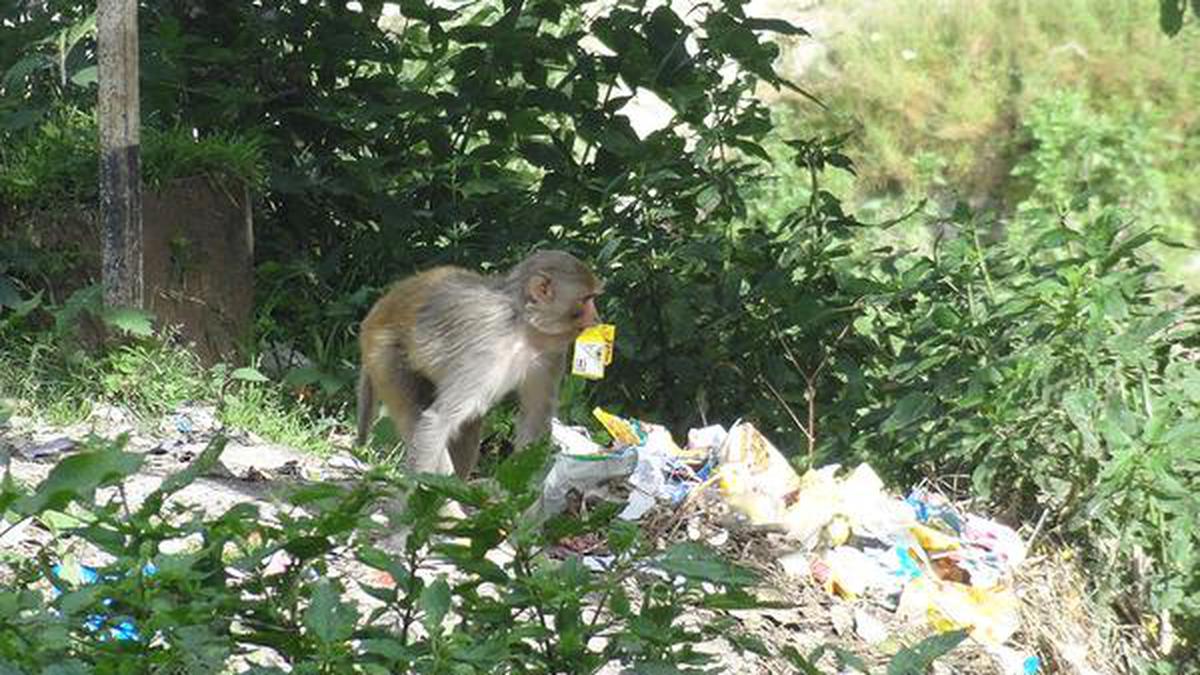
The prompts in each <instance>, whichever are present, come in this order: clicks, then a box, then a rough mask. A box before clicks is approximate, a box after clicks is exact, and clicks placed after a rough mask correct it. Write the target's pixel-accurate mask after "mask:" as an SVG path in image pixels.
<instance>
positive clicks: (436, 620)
mask: <svg viewBox="0 0 1200 675" xmlns="http://www.w3.org/2000/svg"><path fill="white" fill-rule="evenodd" d="M421 609H423V610H425V616H424V617H423V622H424V624H425V630H427V631H429V634H430V635H441V633H442V621H443V620H444V619H445V618H446V614H447V613H448V612H449V611H450V586H449V585H447V584H446V580H445V579H440V578H439V579H438V580H437V581H434V582H433V583H431V584H429V585H428V586H426V587H425V590H424V591H423V592H422V593H421Z"/></svg>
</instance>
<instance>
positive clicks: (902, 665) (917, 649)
mask: <svg viewBox="0 0 1200 675" xmlns="http://www.w3.org/2000/svg"><path fill="white" fill-rule="evenodd" d="M965 639H967V631H965V630H956V631H951V632H949V633H940V634H938V635H934V636H931V637H928V638H925V639H924V640H921V641H920V642H919V643H917V644H916V645H914V646H912V647H905V648H904V649H901V650H900V651H899V652H897V653H896V655H895V656H894V657H892V660H891V662H890V663H888V669H887V675H925V673H926V672H928V671H929V667H930V666H932V665H933V662H934V661H935V660H937V659H938V658H939V657H941V656H944V655H945V654H948V653H950V651H951V650H953V649H954V648H955V647H957V646H958V644H959V643H960V642H962V641H963V640H965Z"/></svg>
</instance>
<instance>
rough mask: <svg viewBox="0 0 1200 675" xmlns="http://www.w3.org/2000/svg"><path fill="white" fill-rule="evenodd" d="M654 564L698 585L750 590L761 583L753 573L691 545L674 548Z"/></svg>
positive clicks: (684, 544) (715, 554) (701, 547)
mask: <svg viewBox="0 0 1200 675" xmlns="http://www.w3.org/2000/svg"><path fill="white" fill-rule="evenodd" d="M652 564H653V565H654V566H655V567H657V568H659V569H661V570H662V571H664V572H667V573H668V574H674V575H678V576H682V577H686V578H689V579H693V580H697V581H709V582H713V583H718V584H730V585H733V586H748V585H750V584H753V583H755V582H756V581H757V580H758V575H757V574H755V573H754V572H753V571H752V570H750V569H748V568H745V567H742V566H740V565H735V564H733V563H730V562H728V561H726V560H725V559H723V558H721V557H720V556H719V555H718V554H717V553H716V552H715V551H713V550H712V549H710V548H708V547H705V546H701V545H699V544H695V543H692V542H685V543H682V544H675V545H674V546H671V547H670V548H668V549H667V550H666V551H664V552H663V554H662V555H661V556H659V557H658V558H657V559H656V560H654V562H653V563H652Z"/></svg>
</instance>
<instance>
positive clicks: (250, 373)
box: [229, 368, 270, 384]
mask: <svg viewBox="0 0 1200 675" xmlns="http://www.w3.org/2000/svg"><path fill="white" fill-rule="evenodd" d="M229 377H231V378H233V379H235V380H238V381H241V382H255V383H259V384H261V383H263V382H270V380H269V379H267V376H266V375H263V374H262V373H260V372H258V370H257V369H256V368H238V369H237V370H235V371H233V372H232V373H230V374H229Z"/></svg>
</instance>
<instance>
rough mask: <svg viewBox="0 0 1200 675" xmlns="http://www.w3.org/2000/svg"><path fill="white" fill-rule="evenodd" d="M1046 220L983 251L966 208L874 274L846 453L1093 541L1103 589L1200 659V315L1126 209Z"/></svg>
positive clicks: (862, 320)
mask: <svg viewBox="0 0 1200 675" xmlns="http://www.w3.org/2000/svg"><path fill="white" fill-rule="evenodd" d="M1034 215H1035V214H1033V213H1028V214H1026V217H1029V218H1030V219H1031V220H1032V222H1031V223H1026V224H1022V226H1023V227H1029V228H1030V233H1031V235H1032V236H1030V237H1029V238H1027V239H1023V240H1017V239H1012V240H1007V241H1004V242H999V243H993V244H992V245H990V246H983V245H982V244H981V234H980V232H979V229H980V224H979V223H978V222H977V221H975V220H973V219H972V217H971V216H970V214H969V213H967V212H965V211H963V212H960V214H959V217H958V218H957V219H956V224H957V225H958V226H959V228H960V229H959V231H958V234H957V236H951V237H949V238H947V239H945V240H942V241H940V242H939V244H938V246H937V247H936V249H935V250H934V252H933V254H932V255H929V256H911V255H910V256H895V257H886V258H882V259H880V260H877V261H875V262H874V264H873V266H872V267H873V268H872V269H871V271H870V274H869V275H868V276H869V278H870V279H871V280H872V281H873V282H874V283H877V284H879V289H880V291H881V292H880V293H878V294H874V295H873V297H872V301H871V302H868V303H867V304H866V305H865V311H864V312H863V313H862V314H861V315H860V316H859V317H858V318H856V320H855V323H854V330H855V331H856V332H857V333H858V334H859V335H860V336H862V337H863V338H865V339H868V340H869V341H870V343H871V348H870V349H869V350H866V351H865V352H864V357H865V358H864V359H863V362H862V363H861V364H860V367H861V368H862V380H863V381H865V382H866V387H865V388H864V389H863V396H862V399H861V406H860V407H859V408H858V409H857V410H856V411H855V419H854V420H853V421H852V422H851V423H850V424H851V425H852V427H853V428H854V429H855V431H856V433H855V434H854V435H853V437H852V438H851V439H850V442H849V443H848V449H852V450H854V451H856V452H857V453H858V454H859V455H860V456H863V457H870V458H872V459H873V460H874V461H881V460H882V461H883V463H884V466H887V467H891V468H892V469H893V470H895V469H898V468H902V467H906V468H907V472H906V474H905V475H906V477H907V479H909V480H911V479H912V478H914V477H916V476H921V475H927V476H931V477H934V476H939V475H948V474H954V473H956V472H959V471H962V472H966V473H968V474H970V475H971V477H972V479H973V485H974V488H975V490H976V491H977V492H978V494H980V495H983V496H990V497H991V498H992V499H993V500H995V501H998V502H1001V503H1002V504H1005V505H1007V506H1008V507H1009V508H1012V509H1014V511H1015V512H1016V513H1020V514H1029V517H1030V518H1031V519H1032V517H1033V514H1037V513H1042V512H1045V513H1046V515H1048V516H1049V517H1048V518H1047V522H1048V523H1050V524H1051V529H1052V530H1057V531H1058V532H1060V533H1061V534H1063V535H1069V536H1071V537H1072V539H1073V540H1075V541H1083V542H1089V545H1090V551H1091V554H1092V556H1093V558H1092V562H1093V563H1094V567H1093V571H1094V575H1095V576H1094V579H1095V580H1096V581H1097V583H1098V585H1099V586H1100V587H1101V588H1102V589H1105V590H1106V592H1108V593H1109V594H1122V593H1129V591H1130V589H1135V592H1134V593H1133V595H1134V596H1136V599H1135V600H1134V601H1133V602H1134V606H1135V610H1134V611H1135V612H1137V613H1142V614H1145V615H1150V614H1157V613H1159V612H1160V611H1161V612H1165V613H1166V614H1167V615H1169V616H1171V617H1173V618H1174V620H1175V621H1176V622H1178V623H1181V624H1183V627H1184V629H1185V632H1186V634H1187V636H1188V637H1187V640H1186V647H1185V649H1186V650H1189V652H1194V650H1195V649H1196V647H1197V645H1200V642H1198V641H1197V638H1198V637H1200V633H1197V632H1196V630H1197V628H1198V627H1200V623H1197V621H1198V619H1200V614H1197V607H1198V606H1197V602H1198V601H1200V575H1197V570H1200V567H1197V566H1196V565H1195V555H1196V551H1197V550H1198V549H1197V545H1198V544H1200V535H1197V532H1200V530H1198V529H1197V527H1196V525H1197V522H1196V514H1197V512H1198V511H1197V509H1198V508H1200V497H1198V496H1197V495H1200V466H1197V465H1196V463H1195V462H1194V461H1192V459H1191V457H1192V456H1193V455H1194V450H1195V448H1196V447H1197V445H1198V444H1200V425H1197V423H1196V422H1195V420H1196V419H1197V417H1198V416H1200V358H1198V356H1200V352H1198V351H1197V347H1198V346H1200V339H1198V335H1200V312H1198V311H1197V302H1196V300H1195V298H1192V299H1191V300H1188V301H1187V302H1184V303H1180V302H1178V301H1173V302H1172V301H1170V298H1172V297H1174V296H1172V295H1166V296H1165V298H1166V300H1164V293H1163V289H1160V288H1158V287H1157V286H1156V285H1155V284H1156V281H1155V280H1156V279H1157V278H1158V276H1157V274H1156V270H1155V268H1154V266H1153V265H1151V264H1148V263H1147V262H1145V254H1144V249H1145V248H1146V247H1147V245H1148V244H1150V243H1151V242H1152V241H1154V239H1155V235H1154V233H1153V232H1151V231H1147V230H1142V229H1137V228H1135V227H1132V226H1130V225H1129V224H1128V222H1126V221H1125V220H1124V219H1123V217H1122V214H1121V213H1120V212H1118V211H1116V210H1106V211H1103V212H1101V213H1099V214H1098V215H1095V216H1092V215H1090V214H1089V215H1085V216H1083V217H1080V218H1075V217H1074V216H1072V215H1071V214H1067V215H1065V216H1060V215H1059V214H1055V213H1045V214H1042V217H1041V218H1033V216H1034ZM1146 559H1149V560H1153V561H1154V563H1153V564H1152V565H1151V566H1149V568H1147V567H1146V566H1145V565H1144V564H1142V563H1141V562H1139V561H1142V560H1146ZM1129 601H1130V598H1128V597H1126V598H1124V599H1123V600H1122V601H1121V602H1122V603H1125V602H1129Z"/></svg>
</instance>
